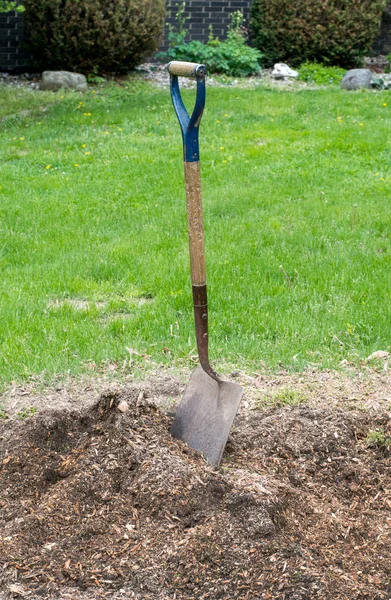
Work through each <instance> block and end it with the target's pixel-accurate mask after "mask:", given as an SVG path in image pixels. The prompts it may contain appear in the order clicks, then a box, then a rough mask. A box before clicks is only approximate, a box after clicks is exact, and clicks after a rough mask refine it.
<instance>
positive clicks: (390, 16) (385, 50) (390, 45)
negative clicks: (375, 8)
mask: <svg viewBox="0 0 391 600" xmlns="http://www.w3.org/2000/svg"><path fill="white" fill-rule="evenodd" d="M373 51H374V54H385V55H387V54H389V53H391V4H389V5H388V6H387V8H386V10H385V11H384V13H383V18H382V22H381V27H380V33H379V35H378V37H377V39H376V41H375V43H374V45H373Z"/></svg>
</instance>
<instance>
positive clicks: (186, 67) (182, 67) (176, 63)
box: [167, 60, 206, 79]
mask: <svg viewBox="0 0 391 600" xmlns="http://www.w3.org/2000/svg"><path fill="white" fill-rule="evenodd" d="M167 69H168V72H169V73H170V75H176V76H177V77H195V78H197V79H203V78H204V77H205V75H206V67H205V65H200V64H198V63H192V62H183V61H180V60H173V61H171V62H170V63H168V65H167Z"/></svg>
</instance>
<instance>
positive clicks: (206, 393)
mask: <svg viewBox="0 0 391 600" xmlns="http://www.w3.org/2000/svg"><path fill="white" fill-rule="evenodd" d="M242 395H243V388H242V387H241V386H240V385H238V384H237V383H231V382H230V381H219V382H217V381H215V380H214V379H212V377H210V376H209V375H207V374H206V373H205V371H204V370H203V369H202V367H198V368H197V369H196V370H195V371H193V373H192V375H191V378H190V381H189V383H188V385H187V387H186V390H185V393H184V396H183V398H182V401H181V403H180V405H179V406H178V408H177V411H176V414H175V418H174V422H173V424H172V426H171V435H172V436H173V437H175V438H178V439H180V440H183V441H184V442H186V444H187V445H188V446H190V448H193V449H194V450H198V451H199V452H202V454H203V455H204V456H205V458H207V460H208V462H209V463H210V464H212V465H219V464H220V461H221V457H222V455H223V452H224V448H225V445H226V443H227V439H228V435H229V432H230V430H231V427H232V423H233V420H234V418H235V415H236V413H237V410H238V407H239V403H240V399H241V397H242Z"/></svg>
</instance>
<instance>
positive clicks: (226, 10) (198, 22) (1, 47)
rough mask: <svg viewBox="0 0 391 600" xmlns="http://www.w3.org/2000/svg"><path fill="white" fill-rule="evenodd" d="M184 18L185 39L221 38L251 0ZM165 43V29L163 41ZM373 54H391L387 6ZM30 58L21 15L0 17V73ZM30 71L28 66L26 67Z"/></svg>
mask: <svg viewBox="0 0 391 600" xmlns="http://www.w3.org/2000/svg"><path fill="white" fill-rule="evenodd" d="M182 1H183V0H167V13H168V15H167V22H168V23H171V24H172V25H174V24H175V15H176V12H177V6H178V4H180V3H181V2H182ZM185 1H186V9H185V16H187V17H190V19H189V20H188V21H187V22H186V29H188V31H189V35H188V39H189V40H201V41H206V40H207V39H208V34H209V25H212V27H213V33H214V35H215V36H217V37H219V38H220V39H224V37H225V34H226V31H227V26H228V25H229V23H230V21H231V14H232V13H233V12H234V11H235V10H241V11H242V12H243V14H244V16H245V18H246V21H247V23H248V18H249V14H250V6H251V0H185ZM166 43H167V28H166V33H165V42H164V44H163V46H162V47H164V45H166ZM374 52H375V53H378V54H387V53H389V52H391V4H390V5H389V6H388V8H387V9H386V11H385V13H384V15H383V20H382V26H381V31H380V35H379V36H378V38H377V40H376V42H375V44H374ZM30 65H31V57H30V55H29V54H28V53H27V51H26V50H24V49H23V13H16V12H10V13H7V14H0V71H1V70H3V71H22V70H24V69H25V70H28V69H29V66H30ZM30 68H31V67H30Z"/></svg>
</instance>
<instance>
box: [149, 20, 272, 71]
mask: <svg viewBox="0 0 391 600" xmlns="http://www.w3.org/2000/svg"><path fill="white" fill-rule="evenodd" d="M231 18H232V21H231V25H230V27H229V29H228V33H227V39H226V40H225V41H224V42H220V40H219V39H218V38H215V37H214V36H213V32H212V30H211V31H210V34H209V40H208V43H207V44H204V43H202V42H198V41H196V40H195V41H192V42H185V38H186V35H187V32H186V31H185V29H184V22H185V19H183V17H182V12H181V9H179V11H178V13H177V21H178V23H179V28H178V30H175V29H173V28H172V29H171V30H170V33H169V36H168V39H169V43H170V46H169V48H168V50H167V52H161V53H159V55H158V57H159V58H162V59H163V60H186V61H190V62H198V63H202V64H204V65H205V66H206V67H207V69H208V71H209V72H211V73H224V74H226V75H232V76H234V77H245V76H246V75H251V74H252V73H257V72H258V71H259V70H260V66H259V61H260V59H261V56H262V55H261V53H260V52H259V51H258V50H256V49H255V48H251V47H250V46H248V45H247V44H246V36H245V31H244V28H243V15H242V13H241V12H240V11H236V12H234V13H233V14H232V17H231Z"/></svg>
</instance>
